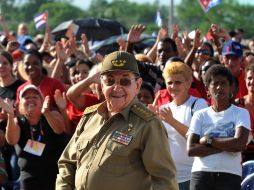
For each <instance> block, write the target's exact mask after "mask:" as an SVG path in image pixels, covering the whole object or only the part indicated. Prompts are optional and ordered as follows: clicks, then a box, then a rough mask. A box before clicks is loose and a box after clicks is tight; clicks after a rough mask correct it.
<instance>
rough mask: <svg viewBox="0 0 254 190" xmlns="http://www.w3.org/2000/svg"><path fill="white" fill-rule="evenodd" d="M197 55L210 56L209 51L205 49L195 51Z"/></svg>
mask: <svg viewBox="0 0 254 190" xmlns="http://www.w3.org/2000/svg"><path fill="white" fill-rule="evenodd" d="M197 54H201V55H210V52H209V50H207V49H198V50H197Z"/></svg>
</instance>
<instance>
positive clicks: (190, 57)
mask: <svg viewBox="0 0 254 190" xmlns="http://www.w3.org/2000/svg"><path fill="white" fill-rule="evenodd" d="M200 35H201V32H200V30H199V29H197V30H196V31H195V38H194V44H193V46H192V48H191V50H190V52H189V53H188V55H187V56H186V58H185V63H186V64H187V65H189V66H190V67H191V65H192V63H193V62H194V59H195V53H196V51H197V49H198V47H199V46H200V45H201V41H200Z"/></svg>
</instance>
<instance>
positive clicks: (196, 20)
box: [176, 0, 254, 37]
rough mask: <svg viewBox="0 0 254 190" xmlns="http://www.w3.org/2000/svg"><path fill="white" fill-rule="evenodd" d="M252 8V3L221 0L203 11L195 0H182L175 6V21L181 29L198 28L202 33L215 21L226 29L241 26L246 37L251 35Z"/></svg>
mask: <svg viewBox="0 0 254 190" xmlns="http://www.w3.org/2000/svg"><path fill="white" fill-rule="evenodd" d="M253 8H254V6H252V5H240V4H239V3H238V2H237V1H236V0H223V1H222V3H221V4H220V5H218V6H216V7H214V8H212V9H210V11H209V12H208V13H205V12H204V11H203V10H202V8H201V6H200V5H199V3H198V2H197V1H196V0H182V3H181V4H179V5H177V6H176V17H177V20H176V23H177V24H178V25H179V26H180V28H181V29H182V30H189V31H190V30H194V29H196V28H200V29H201V30H202V31H203V33H204V32H206V31H207V30H208V28H209V27H210V26H211V24H213V23H215V24H218V25H219V26H220V27H223V28H224V29H225V30H226V31H230V30H234V29H236V28H242V29H244V30H245V36H246V37H252V35H253V34H252V31H253V29H254V21H253V19H252V18H253V16H254V12H253V11H252V10H253Z"/></svg>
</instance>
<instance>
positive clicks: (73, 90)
mask: <svg viewBox="0 0 254 190" xmlns="http://www.w3.org/2000/svg"><path fill="white" fill-rule="evenodd" d="M94 83H97V84H100V73H95V74H94V75H92V76H88V77H87V78H85V79H84V80H82V81H79V82H78V83H76V84H74V85H73V86H71V87H70V88H69V89H68V91H67V94H66V95H67V98H68V99H69V100H70V101H71V103H72V104H73V105H74V106H75V107H76V108H77V109H82V108H83V107H84V105H85V101H86V99H85V97H84V96H82V93H84V92H90V91H91V89H90V85H91V84H94Z"/></svg>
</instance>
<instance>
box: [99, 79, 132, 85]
mask: <svg viewBox="0 0 254 190" xmlns="http://www.w3.org/2000/svg"><path fill="white" fill-rule="evenodd" d="M101 79H102V80H103V82H104V84H105V85H106V86H113V85H114V84H119V85H121V86H130V85H131V82H132V81H134V80H137V78H132V79H130V78H121V79H119V80H116V79H114V78H112V77H101Z"/></svg>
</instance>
